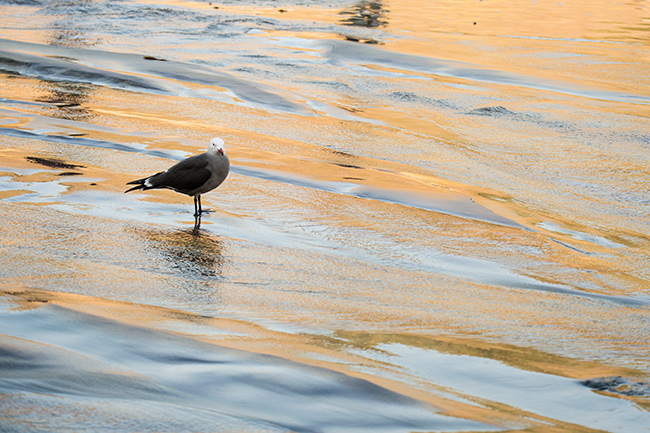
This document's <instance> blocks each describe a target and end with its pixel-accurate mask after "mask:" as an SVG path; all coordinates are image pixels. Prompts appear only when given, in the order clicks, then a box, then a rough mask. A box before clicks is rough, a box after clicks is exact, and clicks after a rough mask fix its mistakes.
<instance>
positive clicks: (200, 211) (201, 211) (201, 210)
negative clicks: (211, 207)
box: [197, 194, 203, 215]
mask: <svg viewBox="0 0 650 433" xmlns="http://www.w3.org/2000/svg"><path fill="white" fill-rule="evenodd" d="M197 197H198V198H199V215H201V214H202V213H203V209H201V194H199V195H198V196H197Z"/></svg>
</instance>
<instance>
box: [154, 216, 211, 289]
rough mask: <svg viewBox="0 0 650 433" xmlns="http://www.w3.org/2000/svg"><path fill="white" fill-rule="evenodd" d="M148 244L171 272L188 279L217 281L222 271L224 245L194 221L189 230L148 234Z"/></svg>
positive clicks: (197, 218)
mask: <svg viewBox="0 0 650 433" xmlns="http://www.w3.org/2000/svg"><path fill="white" fill-rule="evenodd" d="M145 234H146V237H147V240H148V241H149V242H150V244H151V245H152V246H153V247H154V248H153V251H155V252H156V253H157V254H158V255H159V256H160V257H161V258H162V259H163V260H164V261H165V262H166V263H167V264H169V266H170V269H171V270H174V271H177V273H180V274H182V276H183V277H186V278H190V279H197V278H199V279H202V278H203V279H210V278H217V277H220V276H221V274H222V267H223V254H222V253H223V243H222V242H221V241H220V240H219V239H218V238H216V237H214V236H212V235H210V234H209V233H208V232H206V231H205V230H202V229H201V218H200V217H196V219H195V224H194V227H193V228H192V229H187V230H171V231H167V230H148V231H146V232H145Z"/></svg>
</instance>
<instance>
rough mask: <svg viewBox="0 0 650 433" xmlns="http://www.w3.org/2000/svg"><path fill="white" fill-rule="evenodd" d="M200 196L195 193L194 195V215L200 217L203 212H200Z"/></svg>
mask: <svg viewBox="0 0 650 433" xmlns="http://www.w3.org/2000/svg"><path fill="white" fill-rule="evenodd" d="M198 197H199V196H198V195H195V196H194V216H195V217H198V216H199V215H201V213H200V212H199V208H200V206H199V199H198Z"/></svg>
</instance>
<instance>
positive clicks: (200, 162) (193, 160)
mask: <svg viewBox="0 0 650 433" xmlns="http://www.w3.org/2000/svg"><path fill="white" fill-rule="evenodd" d="M229 172H230V160H229V159H228V155H226V150H225V143H224V141H223V140H222V139H221V138H219V137H215V138H213V139H212V140H210V144H209V145H208V151H207V152H205V153H202V154H200V155H195V156H192V157H189V158H187V159H184V160H182V161H181V162H179V163H178V164H176V165H173V166H171V167H169V168H168V169H167V170H165V171H161V172H160V173H156V174H154V175H151V176H149V177H144V178H142V179H138V180H133V181H131V182H127V185H135V186H134V187H133V188H129V189H127V190H126V191H124V193H127V192H131V191H135V190H140V191H146V190H148V189H161V188H167V189H171V190H173V191H176V192H179V193H181V194H187V195H189V196H190V197H194V217H200V216H201V213H203V209H202V208H201V194H205V193H206V192H208V191H212V190H213V189H215V188H216V187H218V186H219V185H221V183H222V182H223V181H224V180H225V179H226V177H227V176H228V173H229Z"/></svg>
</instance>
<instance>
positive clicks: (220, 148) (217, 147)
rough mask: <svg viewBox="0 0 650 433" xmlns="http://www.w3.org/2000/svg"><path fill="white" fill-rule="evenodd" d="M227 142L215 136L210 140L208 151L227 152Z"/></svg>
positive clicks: (222, 153)
mask: <svg viewBox="0 0 650 433" xmlns="http://www.w3.org/2000/svg"><path fill="white" fill-rule="evenodd" d="M225 145H226V143H224V141H223V140H222V139H221V138H219V137H214V138H213V139H212V140H210V144H209V145H208V152H212V153H220V154H221V155H225V154H226V147H225Z"/></svg>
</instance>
